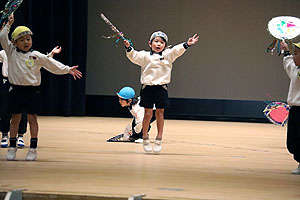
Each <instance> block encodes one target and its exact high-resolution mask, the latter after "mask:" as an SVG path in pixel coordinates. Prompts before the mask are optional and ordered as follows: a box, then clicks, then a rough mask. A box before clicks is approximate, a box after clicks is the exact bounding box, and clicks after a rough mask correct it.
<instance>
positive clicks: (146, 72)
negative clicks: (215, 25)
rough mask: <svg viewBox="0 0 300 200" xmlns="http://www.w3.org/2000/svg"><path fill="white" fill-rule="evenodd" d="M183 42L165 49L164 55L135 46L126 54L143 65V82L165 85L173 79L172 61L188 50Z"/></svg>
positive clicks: (132, 60)
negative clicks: (138, 49) (141, 49)
mask: <svg viewBox="0 0 300 200" xmlns="http://www.w3.org/2000/svg"><path fill="white" fill-rule="evenodd" d="M183 44H184V43H182V44H178V45H176V46H174V47H173V48H171V49H166V50H164V51H163V52H162V55H160V54H157V53H154V54H151V52H149V51H144V50H143V51H136V50H134V49H133V48H132V50H131V51H129V52H126V55H127V57H128V59H129V60H130V61H131V62H133V63H134V64H137V65H139V66H141V84H143V85H164V84H168V83H170V81H171V71H172V63H173V62H174V61H175V60H176V59H177V58H178V57H179V56H181V55H182V54H183V53H184V52H185V51H186V49H185V48H184V46H183Z"/></svg>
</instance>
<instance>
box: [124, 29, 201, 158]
mask: <svg viewBox="0 0 300 200" xmlns="http://www.w3.org/2000/svg"><path fill="white" fill-rule="evenodd" d="M198 38H199V36H197V34H195V35H194V36H193V37H191V38H189V39H188V41H187V42H184V43H181V44H178V45H176V46H174V47H173V48H166V45H167V43H168V36H167V35H166V34H165V33H163V32H161V31H157V32H154V33H153V34H152V35H151V37H150V40H149V42H148V43H149V47H150V52H149V51H136V50H134V49H133V47H132V46H130V42H129V41H128V40H124V44H125V47H126V55H127V57H128V59H129V60H130V61H131V62H133V63H134V64H137V65H139V66H140V67H141V84H142V89H141V92H140V95H141V102H140V105H141V106H142V107H144V108H145V115H144V120H143V147H144V151H145V152H152V151H153V152H154V153H159V152H160V151H161V149H162V147H161V140H162V135H163V127H164V110H165V108H168V106H169V97H168V87H167V84H168V83H170V81H171V71H172V67H173V66H172V63H173V62H174V61H175V60H176V59H177V58H178V57H179V56H181V55H182V54H183V53H184V52H185V51H186V49H187V48H189V47H190V46H191V45H193V44H195V43H197V42H198ZM154 105H155V107H156V112H155V116H156V123H157V136H156V139H155V142H154V147H153V148H152V146H151V144H150V140H149V135H148V131H147V130H148V127H149V124H150V120H151V118H152V115H153V107H154Z"/></svg>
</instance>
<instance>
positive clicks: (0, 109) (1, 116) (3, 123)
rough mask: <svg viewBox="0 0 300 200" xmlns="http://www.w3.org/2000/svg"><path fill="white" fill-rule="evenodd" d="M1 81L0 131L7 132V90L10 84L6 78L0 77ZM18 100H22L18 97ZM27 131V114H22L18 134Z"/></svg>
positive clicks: (8, 119)
mask: <svg viewBox="0 0 300 200" xmlns="http://www.w3.org/2000/svg"><path fill="white" fill-rule="evenodd" d="M0 81H1V83H0V84H1V87H0V88H1V100H0V131H1V132H2V133H8V132H9V128H10V120H11V114H9V113H7V105H8V91H9V87H10V84H9V82H8V80H7V78H3V79H0ZM20 101H22V100H21V99H20ZM26 131H27V114H22V117H21V121H20V125H19V131H18V134H24V133H26Z"/></svg>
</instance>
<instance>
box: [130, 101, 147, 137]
mask: <svg viewBox="0 0 300 200" xmlns="http://www.w3.org/2000/svg"><path fill="white" fill-rule="evenodd" d="M139 104H140V98H139V101H138V103H137V104H134V105H132V107H131V109H129V111H130V113H131V115H132V116H133V118H134V119H135V127H132V128H133V129H134V131H135V132H136V133H140V132H141V131H142V127H143V119H144V113H145V110H144V108H143V107H141V106H140V105H139Z"/></svg>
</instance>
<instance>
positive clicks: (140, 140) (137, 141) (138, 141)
mask: <svg viewBox="0 0 300 200" xmlns="http://www.w3.org/2000/svg"><path fill="white" fill-rule="evenodd" d="M134 142H135V143H143V139H142V138H140V139H137V140H134Z"/></svg>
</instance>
